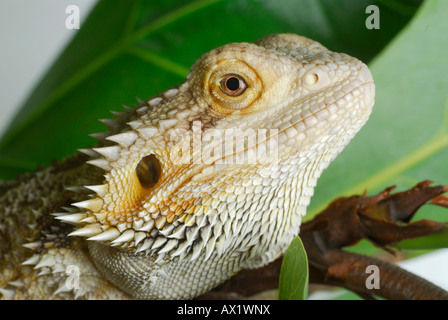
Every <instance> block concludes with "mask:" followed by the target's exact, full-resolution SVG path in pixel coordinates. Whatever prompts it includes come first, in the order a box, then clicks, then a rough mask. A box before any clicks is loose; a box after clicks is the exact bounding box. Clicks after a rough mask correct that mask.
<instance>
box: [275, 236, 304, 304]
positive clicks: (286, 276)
mask: <svg viewBox="0 0 448 320" xmlns="http://www.w3.org/2000/svg"><path fill="white" fill-rule="evenodd" d="M278 289H279V299H280V300H305V299H307V297H308V258H307V255H306V251H305V248H304V246H303V244H302V240H300V238H299V237H295V238H294V239H293V240H292V242H291V244H290V245H289V247H288V249H287V250H286V252H285V255H284V258H283V262H282V267H281V270H280V280H279V288H278Z"/></svg>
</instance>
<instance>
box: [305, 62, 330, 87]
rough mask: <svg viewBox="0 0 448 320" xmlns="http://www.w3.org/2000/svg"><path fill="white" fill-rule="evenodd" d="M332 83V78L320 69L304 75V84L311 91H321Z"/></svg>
mask: <svg viewBox="0 0 448 320" xmlns="http://www.w3.org/2000/svg"><path fill="white" fill-rule="evenodd" d="M329 83H330V77H329V75H328V73H327V72H326V71H325V70H322V69H321V68H319V67H315V68H312V69H310V70H308V71H307V72H306V73H305V75H304V84H305V85H306V86H307V87H308V88H309V89H311V90H319V89H321V88H324V87H326V86H327V85H328V84H329Z"/></svg>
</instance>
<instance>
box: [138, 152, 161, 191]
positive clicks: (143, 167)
mask: <svg viewBox="0 0 448 320" xmlns="http://www.w3.org/2000/svg"><path fill="white" fill-rule="evenodd" d="M136 173H137V177H138V180H139V181H140V184H141V185H142V187H143V188H145V189H148V188H152V187H154V185H155V184H156V183H157V181H159V178H160V175H161V174H162V166H161V165H160V162H159V160H158V159H157V157H156V156H155V155H154V154H151V155H149V156H146V157H144V158H143V159H142V160H140V162H139V163H138V165H137V168H136Z"/></svg>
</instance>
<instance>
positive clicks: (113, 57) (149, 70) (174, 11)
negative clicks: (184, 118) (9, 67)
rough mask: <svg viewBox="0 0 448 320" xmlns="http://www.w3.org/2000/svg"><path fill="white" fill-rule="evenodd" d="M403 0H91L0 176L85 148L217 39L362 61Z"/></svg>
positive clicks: (396, 18)
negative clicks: (278, 41) (265, 40)
mask: <svg viewBox="0 0 448 320" xmlns="http://www.w3.org/2000/svg"><path fill="white" fill-rule="evenodd" d="M408 3H410V4H406V5H401V6H400V5H399V6H397V5H396V4H397V1H386V0H382V1H371V0H352V1H342V0H337V1H335V0H319V1H317V0H300V1H299V0H282V1H277V0H264V1H261V0H227V1H225V0H195V1H189V2H186V1H184V0H169V1H139V0H115V1H99V2H98V5H97V6H96V7H95V8H94V10H93V11H92V13H91V14H90V16H89V17H88V19H87V20H86V22H85V23H84V25H83V26H82V27H81V29H80V31H79V32H78V34H77V35H76V37H75V38H74V39H73V41H72V42H71V43H70V44H69V45H68V47H67V48H66V50H65V51H64V52H63V53H62V54H61V56H60V57H59V59H58V60H57V61H56V62H55V64H54V65H53V67H52V68H51V69H50V70H49V71H48V73H47V74H46V76H45V77H44V78H43V80H42V81H41V82H40V83H39V84H38V85H37V87H36V89H35V90H34V91H33V92H32V93H31V95H30V96H29V98H28V99H27V100H26V102H25V104H24V105H23V107H22V109H21V110H20V111H19V113H18V115H17V117H16V118H15V119H14V121H13V122H12V123H11V126H10V127H9V130H8V131H7V132H6V134H5V135H4V137H3V138H2V140H1V141H0V178H3V179H13V178H14V177H15V176H16V175H17V174H18V173H22V172H25V171H32V170H34V169H35V167H36V166H37V165H43V166H45V165H48V164H49V163H50V162H51V161H53V160H54V159H62V158H63V157H65V156H67V155H70V154H72V153H74V151H75V150H76V149H78V148H85V147H87V146H89V145H92V144H94V142H95V141H94V140H93V139H92V138H90V137H89V136H88V134H90V133H94V132H101V131H104V130H105V127H104V126H103V125H102V124H100V123H99V122H98V121H97V119H99V118H109V117H111V115H110V114H109V110H115V111H119V109H120V106H121V105H122V104H126V105H135V104H136V98H141V99H147V98H149V97H151V96H153V95H155V94H157V93H159V92H161V91H164V90H166V89H168V88H169V87H171V86H173V85H176V84H179V83H181V82H182V81H183V79H184V77H185V75H186V74H187V72H188V69H189V67H190V66H191V65H192V64H193V63H194V62H195V60H196V59H198V58H199V57H200V56H201V55H202V54H203V53H205V52H207V51H209V50H210V49H212V48H214V47H217V46H220V45H223V44H225V43H229V42H234V41H248V42H251V41H254V40H256V39H258V38H261V37H263V36H265V35H267V34H270V33H280V32H292V33H298V34H301V35H304V36H307V37H310V38H312V39H315V40H317V41H320V42H322V43H323V44H324V45H325V46H327V47H328V48H330V49H331V50H334V51H342V52H346V53H348V54H351V55H354V56H357V57H359V58H360V59H362V60H364V61H369V60H371V59H372V58H373V57H375V55H376V54H377V53H378V52H380V50H381V49H382V48H383V47H384V46H385V45H386V44H387V43H388V42H389V40H390V39H392V38H393V36H394V35H395V34H396V33H397V32H398V31H399V30H401V28H402V27H403V26H404V25H406V23H407V22H408V20H409V19H410V18H411V17H412V14H413V12H415V10H416V8H418V5H419V3H420V1H419V0H414V1H411V2H408ZM370 4H376V5H378V6H379V8H380V9H381V22H382V25H381V29H380V30H375V31H371V30H367V29H366V27H365V19H366V17H367V14H366V13H365V9H366V7H367V6H368V5H370ZM394 4H395V5H394ZM352 152H356V151H352Z"/></svg>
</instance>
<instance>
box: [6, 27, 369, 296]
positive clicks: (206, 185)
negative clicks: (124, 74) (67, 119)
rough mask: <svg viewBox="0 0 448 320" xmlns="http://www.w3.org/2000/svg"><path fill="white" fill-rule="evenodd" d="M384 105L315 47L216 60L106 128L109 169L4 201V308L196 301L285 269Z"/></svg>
mask: <svg viewBox="0 0 448 320" xmlns="http://www.w3.org/2000/svg"><path fill="white" fill-rule="evenodd" d="M373 103H374V84H373V80H372V77H371V74H370V72H369V70H368V69H367V67H366V66H365V65H364V64H363V63H362V62H360V61H359V60H357V59H355V58H352V57H350V56H348V55H345V54H339V53H334V52H331V51H329V50H327V49H326V48H324V47H323V46H322V45H320V44H319V43H316V42H314V41H312V40H309V39H306V38H304V37H300V36H297V35H292V34H282V35H273V36H267V37H265V38H263V39H261V40H259V41H257V42H256V43H254V44H249V43H234V44H228V45H225V46H223V47H220V48H217V49H215V50H212V51H211V52H209V53H207V54H205V55H204V56H203V57H201V59H199V60H198V62H197V63H196V64H195V65H194V66H193V67H192V69H191V73H190V74H189V75H188V76H187V79H186V81H185V82H184V83H183V84H182V85H180V86H178V87H176V88H172V89H170V90H167V91H165V92H164V93H163V94H161V95H159V96H158V97H155V98H153V99H150V100H149V101H147V102H145V103H142V104H141V105H140V106H138V107H137V108H135V109H131V108H127V109H126V110H125V112H124V113H122V114H120V115H117V118H116V119H114V120H105V121H104V122H105V123H106V124H107V125H108V126H109V128H110V131H109V132H107V133H105V134H103V135H98V136H97V137H98V139H99V145H98V147H97V148H94V149H89V150H83V152H84V153H86V154H88V155H89V156H91V157H93V158H94V159H93V160H89V161H87V160H88V158H87V156H85V155H83V154H77V155H75V156H74V157H71V158H69V159H66V160H65V161H63V162H62V163H58V164H55V165H53V166H51V167H49V168H46V169H43V170H41V171H38V172H35V173H34V174H31V175H28V176H25V177H23V178H21V179H19V180H18V181H17V182H15V183H13V184H9V185H6V186H4V187H3V189H4V192H3V195H2V196H1V198H0V203H1V209H0V210H2V212H1V216H0V219H1V220H0V222H1V229H0V236H1V238H0V245H1V246H0V249H1V256H2V259H1V265H0V268H1V274H2V275H1V278H0V288H2V289H1V292H2V293H3V296H4V297H5V298H14V299H25V298H26V299H49V298H54V299H65V298H75V297H76V298H95V299H107V298H145V299H178V298H193V297H196V296H198V295H200V294H202V293H204V292H206V291H208V290H210V289H212V288H213V287H215V286H217V285H218V284H220V283H222V282H223V281H225V280H226V279H228V278H230V277H231V276H232V275H233V274H235V273H236V272H238V271H239V270H241V269H243V268H257V267H260V266H263V265H265V264H267V263H269V262H270V261H273V260H274V259H276V258H277V257H279V256H280V255H281V254H283V253H284V251H285V250H286V248H287V246H288V244H289V242H290V241H291V240H292V238H293V237H294V236H296V235H297V234H298V232H299V227H300V223H301V218H302V216H303V215H304V214H305V211H306V207H307V205H308V204H309V200H310V197H311V196H312V194H313V190H314V186H315V184H316V180H317V178H318V177H319V176H320V174H321V172H322V171H323V170H324V169H325V168H326V167H327V166H328V164H329V163H330V162H331V161H332V160H333V159H334V158H335V157H336V156H337V154H339V152H340V151H341V150H342V149H343V148H344V146H345V145H347V143H348V142H349V141H350V139H352V138H353V136H354V135H355V134H356V133H357V132H358V130H359V129H360V128H361V127H362V126H363V125H364V123H365V122H366V121H367V119H368V117H369V115H370V112H371V109H372V106H373ZM212 129H213V130H212ZM225 130H227V131H225ZM232 130H233V131H232ZM238 130H240V131H238ZM229 132H233V133H235V134H236V140H235V141H236V142H235V143H236V144H235V143H234V144H232V141H233V140H231V139H229V136H226V134H227V133H229ZM252 138H253V139H252ZM221 139H222V140H221ZM222 141H225V142H224V143H223V144H220V142H222ZM229 141H230V144H225V143H227V142H229ZM238 143H241V144H240V145H237V144H238ZM217 146H219V148H221V146H224V147H223V148H222V149H217ZM239 146H241V148H239ZM266 148H269V151H271V152H270V153H269V152H268V153H263V151H265V150H266ZM212 150H213V152H212ZM86 161H87V162H86ZM68 187H70V188H69V190H67V188H68ZM64 210H65V211H64ZM24 245H25V246H24ZM73 266H75V269H76V270H79V276H76V274H71V273H70V272H72V271H73ZM73 279H74V280H78V282H76V281H74V280H73ZM67 280H68V281H67ZM73 284H77V285H79V286H76V287H73Z"/></svg>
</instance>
